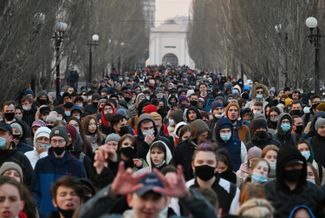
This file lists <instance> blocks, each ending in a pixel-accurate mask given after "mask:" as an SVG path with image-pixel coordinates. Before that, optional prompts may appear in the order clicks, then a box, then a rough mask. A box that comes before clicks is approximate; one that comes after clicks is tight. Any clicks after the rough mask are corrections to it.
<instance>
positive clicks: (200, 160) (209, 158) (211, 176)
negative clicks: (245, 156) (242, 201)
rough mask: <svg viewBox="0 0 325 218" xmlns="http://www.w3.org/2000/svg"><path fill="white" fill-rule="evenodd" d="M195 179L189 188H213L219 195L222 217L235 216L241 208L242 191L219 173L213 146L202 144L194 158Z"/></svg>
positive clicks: (189, 184)
mask: <svg viewBox="0 0 325 218" xmlns="http://www.w3.org/2000/svg"><path fill="white" fill-rule="evenodd" d="M191 165H192V169H193V172H194V174H195V178H194V179H191V180H189V181H188V182H187V183H186V186H187V187H188V188H193V187H195V188H211V189H212V190H213V191H215V193H216V194H217V196H218V198H219V199H222V201H219V204H220V205H219V207H220V208H221V209H222V215H226V214H230V215H235V214H236V213H237V209H238V207H239V196H240V191H239V189H238V188H236V186H235V185H234V184H232V183H230V182H229V181H227V180H225V179H223V178H221V177H220V175H219V173H218V171H217V156H216V151H215V149H213V148H212V146H211V144H209V143H204V144H200V145H199V146H198V148H197V149H196V150H195V152H194V154H193V158H192V164H191Z"/></svg>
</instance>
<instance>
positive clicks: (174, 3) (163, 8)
mask: <svg viewBox="0 0 325 218" xmlns="http://www.w3.org/2000/svg"><path fill="white" fill-rule="evenodd" d="M190 3H191V0H156V26H157V25H158V26H159V24H160V23H161V22H162V21H163V20H167V19H168V18H172V17H175V16H177V15H186V16H187V15H188V11H189V6H190Z"/></svg>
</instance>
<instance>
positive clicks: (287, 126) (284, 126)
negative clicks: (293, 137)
mask: <svg viewBox="0 0 325 218" xmlns="http://www.w3.org/2000/svg"><path fill="white" fill-rule="evenodd" d="M290 128H291V125H290V123H282V124H281V129H282V131H283V132H288V131H289V130H290Z"/></svg>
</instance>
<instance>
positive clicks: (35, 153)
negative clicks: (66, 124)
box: [25, 126, 51, 169]
mask: <svg viewBox="0 0 325 218" xmlns="http://www.w3.org/2000/svg"><path fill="white" fill-rule="evenodd" d="M50 133H51V130H50V129H49V128H47V127H45V126H43V127H39V128H38V129H37V130H36V132H35V135H34V150H32V151H28V152H26V153H25V155H26V157H27V158H28V160H29V161H30V163H31V165H32V167H33V169H34V168H35V165H36V162H37V161H38V160H39V159H41V158H43V157H46V156H47V152H48V149H49V148H50Z"/></svg>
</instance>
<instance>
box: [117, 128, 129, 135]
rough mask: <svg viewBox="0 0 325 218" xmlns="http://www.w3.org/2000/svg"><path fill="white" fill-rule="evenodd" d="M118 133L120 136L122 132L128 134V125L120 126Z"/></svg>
mask: <svg viewBox="0 0 325 218" xmlns="http://www.w3.org/2000/svg"><path fill="white" fill-rule="evenodd" d="M119 134H120V135H121V136H122V135H124V134H130V129H129V127H128V126H122V127H121V128H120V131H119Z"/></svg>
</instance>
